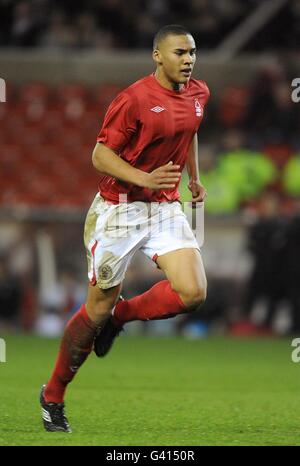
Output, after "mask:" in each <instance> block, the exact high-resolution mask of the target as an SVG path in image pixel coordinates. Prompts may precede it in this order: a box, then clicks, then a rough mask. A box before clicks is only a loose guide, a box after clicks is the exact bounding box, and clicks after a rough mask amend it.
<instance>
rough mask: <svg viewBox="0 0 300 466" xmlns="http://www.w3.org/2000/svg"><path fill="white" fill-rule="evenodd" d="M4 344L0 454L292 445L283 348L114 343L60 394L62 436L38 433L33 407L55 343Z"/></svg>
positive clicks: (296, 389)
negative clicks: (40, 448) (66, 429)
mask: <svg viewBox="0 0 300 466" xmlns="http://www.w3.org/2000/svg"><path fill="white" fill-rule="evenodd" d="M2 337H3V335H2ZM5 339H6V344H7V362H6V363H0V445H116V446H117V445H161V446H164V445H169V446H171V445H178V446H181V445H300V403H299V401H300V363H298V364H295V363H293V362H292V361H291V349H292V348H291V346H290V340H288V339H281V340H276V339H274V340H273V339H265V340H244V339H240V340H239V339H229V338H228V339H227V338H209V339H205V340H193V341H189V340H184V339H175V338H173V339H169V338H166V339H152V338H137V337H126V336H125V337H124V336H122V337H121V338H120V339H119V340H118V342H117V343H116V345H115V347H114V348H113V350H112V351H111V353H110V354H109V355H108V356H107V357H106V358H105V359H101V360H100V359H98V358H96V356H94V354H93V355H92V356H91V357H90V358H89V360H88V361H87V363H86V364H85V365H84V366H83V367H82V369H81V370H80V372H79V373H78V375H77V377H76V379H75V381H74V382H73V383H72V384H71V385H70V388H69V391H68V394H67V397H66V404H67V414H68V417H69V421H70V423H71V426H72V428H73V434H71V435H70V434H63V433H47V432H44V430H43V428H42V425H41V419H40V409H39V405H38V401H37V399H38V392H39V389H40V386H41V384H42V383H43V382H45V380H46V379H47V377H48V376H49V374H50V371H51V368H52V364H53V360H54V356H55V354H56V348H57V345H58V341H57V340H47V339H42V338H36V337H30V336H7V337H5Z"/></svg>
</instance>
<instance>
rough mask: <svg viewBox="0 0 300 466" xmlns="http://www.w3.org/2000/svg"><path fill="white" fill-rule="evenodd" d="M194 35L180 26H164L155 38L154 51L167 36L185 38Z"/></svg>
mask: <svg viewBox="0 0 300 466" xmlns="http://www.w3.org/2000/svg"><path fill="white" fill-rule="evenodd" d="M187 34H189V35H192V34H191V33H190V31H188V30H187V29H186V28H185V27H184V26H181V25H180V24H168V25H167V26H163V27H162V28H161V29H159V31H157V33H156V34H155V36H154V39H153V50H155V49H157V48H158V45H159V43H160V42H161V41H162V40H163V39H165V38H166V37H167V36H170V35H174V36H185V35H187Z"/></svg>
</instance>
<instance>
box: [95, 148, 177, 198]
mask: <svg viewBox="0 0 300 466" xmlns="http://www.w3.org/2000/svg"><path fill="white" fill-rule="evenodd" d="M92 159H93V165H94V167H95V168H96V169H97V170H99V171H100V172H101V173H104V174H105V175H109V176H113V177H114V178H117V179H119V180H122V181H125V182H127V183H132V184H135V185H136V186H140V187H143V188H149V189H154V190H157V189H168V188H174V187H175V186H176V183H178V181H179V180H180V175H181V173H180V171H179V169H180V166H179V165H173V163H172V162H169V163H168V164H165V165H163V166H161V167H158V168H156V169H155V170H153V171H152V172H151V173H146V172H144V171H143V170H139V169H138V168H135V167H133V166H132V165H130V164H129V163H128V162H126V161H125V160H123V159H121V157H119V156H118V155H117V154H116V153H115V152H114V151H113V150H111V149H110V148H109V147H107V146H105V145H104V144H101V143H97V144H96V146H95V149H94V151H93V156H92Z"/></svg>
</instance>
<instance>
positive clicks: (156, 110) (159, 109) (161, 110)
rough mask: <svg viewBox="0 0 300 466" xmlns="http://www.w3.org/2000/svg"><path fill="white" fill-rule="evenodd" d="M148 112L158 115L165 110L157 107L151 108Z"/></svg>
mask: <svg viewBox="0 0 300 466" xmlns="http://www.w3.org/2000/svg"><path fill="white" fill-rule="evenodd" d="M150 110H151V112H155V113H160V112H163V111H164V110H165V109H164V108H163V107H159V106H158V105H157V106H156V107H153V108H151V109H150Z"/></svg>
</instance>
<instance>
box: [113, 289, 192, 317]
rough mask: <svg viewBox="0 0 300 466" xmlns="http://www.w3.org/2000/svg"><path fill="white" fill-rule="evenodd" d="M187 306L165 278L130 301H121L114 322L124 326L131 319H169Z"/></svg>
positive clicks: (115, 312) (115, 311)
mask: <svg viewBox="0 0 300 466" xmlns="http://www.w3.org/2000/svg"><path fill="white" fill-rule="evenodd" d="M185 308H186V306H185V305H184V304H183V302H182V301H181V299H180V296H179V294H178V293H176V291H174V290H172V288H171V285H170V282H169V281H168V280H163V281H161V282H158V283H156V284H155V285H154V286H153V287H152V288H150V290H148V291H146V292H145V293H143V294H140V295H139V296H136V297H135V298H132V299H129V300H128V301H119V302H118V304H117V305H116V307H115V310H114V315H113V322H114V323H115V325H117V326H122V325H123V324H124V323H126V322H130V321H131V320H154V319H167V318H168V317H174V316H175V315H177V314H180V313H181V312H182V311H183V310H184V309H185Z"/></svg>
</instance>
